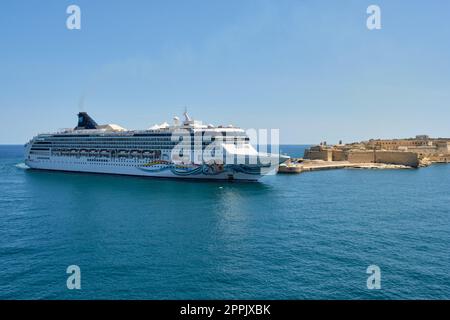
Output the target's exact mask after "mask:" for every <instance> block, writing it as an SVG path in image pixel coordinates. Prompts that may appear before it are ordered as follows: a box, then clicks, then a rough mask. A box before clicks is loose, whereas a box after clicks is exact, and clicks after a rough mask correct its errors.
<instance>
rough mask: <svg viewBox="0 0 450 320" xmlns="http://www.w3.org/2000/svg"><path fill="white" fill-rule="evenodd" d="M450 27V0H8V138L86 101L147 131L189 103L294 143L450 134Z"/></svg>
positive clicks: (88, 107) (0, 103)
mask: <svg viewBox="0 0 450 320" xmlns="http://www.w3.org/2000/svg"><path fill="white" fill-rule="evenodd" d="M70 4H76V5H78V6H80V8H81V12H82V17H81V20H82V22H81V30H68V29H67V28H66V19H67V17H68V15H67V14H66V8H67V6H68V5H70ZM370 4H377V5H379V6H380V7H381V12H382V29H381V30H375V31H369V30H368V29H367V28H366V18H367V14H366V8H367V7H368V6H369V5H370ZM449 39H450V2H449V1H446V0H441V1H439V0H435V1H406V0H402V1H400V0H389V1H378V0H372V1H365V0H359V1H356V0H355V1H351V0H342V1H317V0H316V1H308V0H303V1H302V0H293V1H288V0H278V1H275V0H273V1H268V0H267V1H266V0H240V1H234V0H227V1H224V0H222V1H216V0H209V1H207V0H203V1H199V0H190V1H170V0H169V1H134V0H130V1H101V0H95V1H92V0H90V1H85V0H73V1H63V0H53V1H24V0H14V1H12V0H7V1H2V3H1V10H0V43H1V50H0V88H1V89H0V108H1V111H2V117H3V121H2V125H1V127H0V143H25V142H26V141H27V140H28V139H29V138H31V137H32V136H33V135H35V134H36V133H38V132H48V131H53V130H57V129H58V128H65V127H73V126H75V124H76V117H75V114H76V113H77V112H78V111H80V110H83V111H87V112H89V113H90V114H91V115H92V116H93V117H94V118H95V119H96V120H97V122H99V123H117V124H120V125H122V126H124V127H127V128H130V129H133V128H138V129H139V128H147V127H149V126H151V125H153V124H154V123H160V122H163V121H166V120H167V121H169V120H170V119H171V118H172V117H173V116H174V115H181V113H182V112H183V110H184V106H188V110H189V112H190V114H191V115H192V116H193V117H194V118H197V119H200V120H203V121H205V122H207V123H213V124H230V123H232V124H235V125H238V126H241V127H244V128H279V129H280V139H281V142H282V143H318V142H320V141H323V140H326V141H328V142H329V143H335V142H337V141H338V140H339V139H342V140H344V142H350V141H355V140H362V139H369V138H373V137H406V136H413V135H415V134H429V135H432V136H450V130H449V125H448V123H449V119H450V61H449V57H450V41H449ZM81 105H82V106H81Z"/></svg>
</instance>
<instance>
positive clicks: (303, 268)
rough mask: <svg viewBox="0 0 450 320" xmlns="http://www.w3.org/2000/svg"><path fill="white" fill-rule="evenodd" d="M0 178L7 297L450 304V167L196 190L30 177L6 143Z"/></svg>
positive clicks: (326, 174) (298, 150)
mask: <svg viewBox="0 0 450 320" xmlns="http://www.w3.org/2000/svg"><path fill="white" fill-rule="evenodd" d="M303 150H304V146H282V147H281V152H286V153H288V154H291V155H293V156H301V155H302V153H303ZM0 179H1V180H0V298H2V299H413V298H418V299H435V298H446V299H450V274H449V272H450V254H449V252H450V251H449V245H450V165H445V164H443V165H433V166H431V167H428V168H421V169H413V170H358V169H341V170H332V171H318V172H309V173H303V174H300V175H281V174H280V175H274V176H267V177H264V178H263V179H261V181H260V182H257V183H239V182H232V183H229V182H195V181H185V180H183V181H180V180H160V179H151V178H137V177H124V176H111V175H95V174H79V173H61V172H43V171H35V170H27V169H26V168H25V167H24V166H23V147H22V146H1V147H0ZM70 265H77V266H79V267H80V270H81V289H80V290H69V289H68V288H67V285H66V280H67V277H68V276H69V274H67V273H66V270H67V267H68V266H70ZM370 265H376V266H378V267H379V268H380V273H381V278H380V279H381V283H380V285H381V288H380V289H368V286H367V279H368V277H369V276H371V275H370V274H367V273H366V270H367V268H368V267H369V266H370Z"/></svg>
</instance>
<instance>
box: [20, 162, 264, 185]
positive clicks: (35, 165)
mask: <svg viewBox="0 0 450 320" xmlns="http://www.w3.org/2000/svg"><path fill="white" fill-rule="evenodd" d="M25 164H26V165H27V166H28V167H29V168H31V169H40V170H52V171H66V172H84V173H100V174H116V175H129V176H140V177H153V178H178V179H179V178H183V179H201V180H242V181H257V180H258V179H259V178H261V176H262V175H261V174H257V173H251V174H249V173H244V172H238V171H236V170H224V171H222V172H208V173H205V172H203V171H204V170H196V171H198V172H195V173H189V170H186V171H184V172H183V171H181V172H180V171H176V170H173V168H167V169H164V170H161V169H156V170H148V169H147V168H145V167H143V166H131V165H130V166H128V165H127V166H120V165H118V164H114V163H111V164H107V163H106V164H92V163H85V162H84V161H78V163H64V162H61V161H57V162H53V161H51V160H26V161H25ZM192 171H193V170H192Z"/></svg>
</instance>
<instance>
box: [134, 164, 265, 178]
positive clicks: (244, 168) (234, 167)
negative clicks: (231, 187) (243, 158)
mask: <svg viewBox="0 0 450 320" xmlns="http://www.w3.org/2000/svg"><path fill="white" fill-rule="evenodd" d="M139 169H140V170H143V171H147V172H162V171H168V170H170V171H171V172H172V173H173V174H175V175H177V176H191V175H208V176H212V175H218V174H221V173H224V172H230V173H245V174H254V175H259V174H261V166H249V165H242V164H239V165H238V164H227V165H223V164H217V163H213V164H206V163H205V164H201V165H200V164H174V163H172V162H170V161H164V160H160V161H154V162H150V163H147V164H145V165H143V166H141V167H139Z"/></svg>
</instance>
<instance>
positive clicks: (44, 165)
mask: <svg viewBox="0 0 450 320" xmlns="http://www.w3.org/2000/svg"><path fill="white" fill-rule="evenodd" d="M184 118H185V119H184V121H181V120H180V119H179V118H178V117H174V120H173V124H172V125H169V124H168V123H167V122H165V123H163V124H160V125H155V126H153V127H151V128H149V129H147V130H127V129H124V128H122V127H121V126H118V125H115V124H107V125H98V124H97V123H96V122H95V121H94V120H93V119H92V118H91V117H90V116H89V115H88V114H87V113H86V112H80V113H79V114H78V125H77V126H76V127H75V128H73V129H64V130H61V131H59V132H56V133H49V134H48V133H46V134H39V135H37V136H35V137H34V138H33V139H31V140H30V141H29V142H28V143H27V144H26V145H25V147H26V152H25V164H26V165H27V166H28V167H30V168H31V169H42V170H58V171H72V172H91V173H105V174H121V175H133V176H145V177H160V178H186V179H219V180H246V181H256V180H258V179H259V178H261V177H262V176H264V175H266V174H270V173H273V172H274V171H275V170H276V169H277V168H278V164H279V163H281V162H284V161H286V160H287V159H288V158H289V157H286V156H283V155H279V154H271V153H262V152H258V151H257V150H256V149H255V148H254V147H253V146H252V145H251V144H250V139H249V137H248V136H247V135H246V133H245V131H244V130H243V129H241V128H237V127H233V126H231V125H229V126H217V127H216V126H213V125H204V124H203V123H202V122H201V121H197V120H192V119H191V118H190V116H189V115H188V114H187V112H185V113H184Z"/></svg>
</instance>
